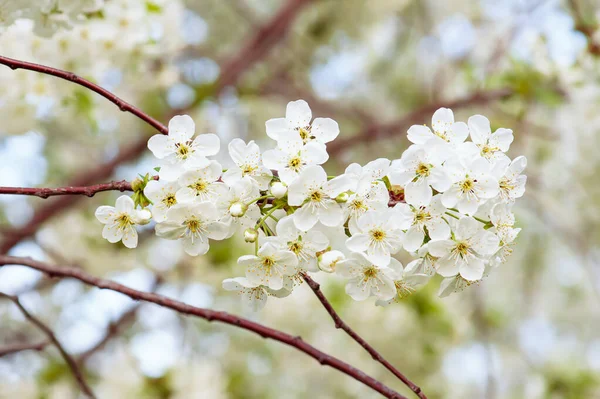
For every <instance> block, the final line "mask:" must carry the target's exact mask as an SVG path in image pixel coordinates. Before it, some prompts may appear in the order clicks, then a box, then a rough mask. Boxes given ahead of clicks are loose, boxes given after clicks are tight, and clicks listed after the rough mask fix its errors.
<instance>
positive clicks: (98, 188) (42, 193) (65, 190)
mask: <svg viewBox="0 0 600 399" xmlns="http://www.w3.org/2000/svg"><path fill="white" fill-rule="evenodd" d="M112 190H118V191H121V192H123V191H132V188H131V183H130V182H128V181H127V180H120V181H112V182H110V183H102V184H96V185H93V186H77V187H75V186H67V187H58V188H42V187H39V188H38V187H31V188H30V187H0V194H16V195H32V196H35V197H40V198H48V197H53V196H56V195H85V196H87V197H93V196H94V194H96V193H99V192H102V191H112Z"/></svg>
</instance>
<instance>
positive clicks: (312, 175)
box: [288, 166, 351, 231]
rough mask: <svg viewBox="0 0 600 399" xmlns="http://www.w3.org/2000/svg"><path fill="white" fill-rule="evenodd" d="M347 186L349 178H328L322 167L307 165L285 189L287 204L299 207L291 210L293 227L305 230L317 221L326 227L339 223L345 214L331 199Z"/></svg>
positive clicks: (348, 185)
mask: <svg viewBox="0 0 600 399" xmlns="http://www.w3.org/2000/svg"><path fill="white" fill-rule="evenodd" d="M350 186H351V183H350V181H349V179H348V178H347V177H346V176H344V175H342V176H339V177H336V178H335V179H332V180H329V181H328V180H327V173H325V170H324V169H323V168H322V167H320V166H309V167H308V168H306V169H305V170H304V171H303V172H302V174H301V175H300V176H299V177H298V179H296V180H295V181H294V182H293V183H292V184H291V185H290V186H289V188H288V203H289V204H290V205H291V206H298V207H300V208H298V209H296V211H295V212H294V223H295V225H296V227H297V228H299V229H300V230H304V231H308V230H310V229H311V228H312V227H313V226H314V225H315V224H316V223H317V221H320V222H321V223H323V224H324V225H325V226H337V225H339V224H341V223H342V222H343V217H344V215H343V212H342V208H341V206H340V204H338V203H337V202H336V201H335V199H334V198H335V197H337V196H338V195H339V194H340V193H342V192H344V191H347V190H348V189H349V188H350Z"/></svg>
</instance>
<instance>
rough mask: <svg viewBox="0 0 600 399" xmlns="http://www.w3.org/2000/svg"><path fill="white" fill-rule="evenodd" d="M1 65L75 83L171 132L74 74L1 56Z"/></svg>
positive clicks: (144, 114) (124, 110)
mask: <svg viewBox="0 0 600 399" xmlns="http://www.w3.org/2000/svg"><path fill="white" fill-rule="evenodd" d="M0 64H3V65H6V66H7V67H9V68H11V69H27V70H29V71H35V72H39V73H43V74H46V75H52V76H56V77H57V78H61V79H64V80H68V81H70V82H73V83H75V84H78V85H80V86H83V87H85V88H87V89H90V90H92V91H93V92H95V93H98V94H100V95H101V96H102V97H104V98H106V99H107V100H109V101H110V102H112V103H114V104H115V105H116V106H117V107H119V109H120V110H121V111H123V112H129V113H131V114H133V115H135V116H137V117H138V118H140V119H141V120H143V121H144V122H146V123H147V124H149V125H150V126H152V127H153V128H155V129H156V130H158V131H159V132H161V133H162V134H167V133H168V132H169V130H168V129H167V127H166V126H165V125H163V124H162V123H160V122H159V121H157V120H156V119H154V118H152V117H151V116H150V115H148V114H146V113H145V112H144V111H142V110H140V109H139V108H137V107H134V106H133V105H131V104H129V103H128V102H126V101H123V100H122V99H120V98H119V97H117V96H116V95H114V94H113V93H111V92H110V91H108V90H106V89H104V88H102V87H100V86H98V85H97V84H95V83H92V82H90V81H89V80H87V79H84V78H82V77H80V76H77V75H75V74H74V73H72V72H67V71H63V70H61V69H56V68H52V67H49V66H46V65H40V64H35V63H33V62H26V61H20V60H15V59H13V58H8V57H3V56H1V55H0Z"/></svg>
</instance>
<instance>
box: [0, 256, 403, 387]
mask: <svg viewBox="0 0 600 399" xmlns="http://www.w3.org/2000/svg"><path fill="white" fill-rule="evenodd" d="M9 264H19V265H23V266H28V267H31V268H33V269H36V270H39V271H41V272H44V273H47V274H49V275H50V276H53V277H60V278H74V279H76V280H79V281H81V282H83V283H85V284H88V285H91V286H94V287H98V288H100V289H106V290H111V291H115V292H120V293H121V294H124V295H127V296H128V297H130V298H131V299H134V300H137V301H145V302H150V303H154V304H157V305H159V306H163V307H166V308H169V309H172V310H175V311H176V312H179V313H181V314H185V315H191V316H195V317H199V318H202V319H205V320H207V321H209V322H212V321H218V322H220V323H224V324H229V325H232V326H235V327H239V328H242V329H244V330H248V331H251V332H253V333H255V334H258V335H260V336H261V337H263V338H269V339H273V340H275V341H279V342H281V343H283V344H285V345H288V346H291V347H293V348H296V349H297V350H299V351H301V352H303V353H305V354H306V355H308V356H310V357H312V358H314V359H315V360H317V361H318V362H319V363H320V364H321V365H325V366H329V367H332V368H334V369H336V370H339V371H341V372H342V373H344V374H346V375H348V376H350V377H352V378H354V379H356V380H357V381H360V382H362V383H363V384H365V385H367V386H368V387H370V388H372V389H373V390H375V391H377V392H379V393H380V394H382V395H383V396H384V397H386V398H390V399H406V397H405V396H403V395H401V394H399V393H398V392H396V391H394V390H392V389H391V388H389V387H388V386H386V385H384V384H383V383H382V382H380V381H378V380H376V379H374V378H373V377H370V376H369V375H367V374H365V373H364V372H363V371H361V370H359V369H357V368H355V367H353V366H351V365H349V364H348V363H346V362H343V361H342V360H340V359H338V358H336V357H333V356H331V355H328V354H327V353H325V352H322V351H320V350H318V349H317V348H315V347H314V346H312V345H310V344H309V343H307V342H305V341H304V340H303V339H302V337H300V336H293V335H290V334H287V333H285V332H282V331H279V330H275V329H273V328H270V327H267V326H264V325H262V324H259V323H256V322H253V321H251V320H248V319H244V318H242V317H238V316H235V315H232V314H230V313H227V312H222V311H215V310H211V309H205V308H198V307H195V306H191V305H188V304H186V303H183V302H180V301H177V300H174V299H171V298H168V297H166V296H163V295H158V294H154V293H148V292H143V291H138V290H135V289H133V288H129V287H127V286H124V285H122V284H119V283H116V282H114V281H110V280H105V279H101V278H98V277H94V276H92V275H90V274H87V273H86V272H84V271H83V270H81V269H75V268H70V267H60V266H53V265H49V264H46V263H44V262H39V261H36V260H33V259H31V258H22V257H16V256H6V255H0V266H2V265H9Z"/></svg>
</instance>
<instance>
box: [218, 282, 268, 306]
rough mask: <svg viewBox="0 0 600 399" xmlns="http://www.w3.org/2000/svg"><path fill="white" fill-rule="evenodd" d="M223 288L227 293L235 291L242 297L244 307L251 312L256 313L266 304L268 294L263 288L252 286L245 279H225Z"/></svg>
mask: <svg viewBox="0 0 600 399" xmlns="http://www.w3.org/2000/svg"><path fill="white" fill-rule="evenodd" d="M223 288H224V289H225V290H227V291H237V292H238V293H239V294H240V295H241V297H242V304H243V305H244V307H246V308H248V309H250V310H252V311H253V312H258V311H259V310H261V309H262V308H264V307H265V305H266V304H267V298H268V294H267V290H266V289H265V287H264V286H262V285H257V284H253V283H252V282H250V280H248V279H247V278H246V277H236V278H228V279H225V280H223Z"/></svg>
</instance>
